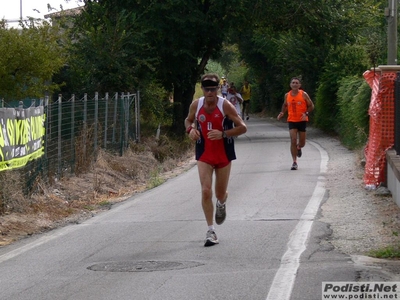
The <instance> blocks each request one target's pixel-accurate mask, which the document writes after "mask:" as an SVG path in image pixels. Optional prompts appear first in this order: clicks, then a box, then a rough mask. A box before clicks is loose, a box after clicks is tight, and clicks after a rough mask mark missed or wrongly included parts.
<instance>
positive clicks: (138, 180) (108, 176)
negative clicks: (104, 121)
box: [0, 137, 194, 246]
mask: <svg viewBox="0 0 400 300" xmlns="http://www.w3.org/2000/svg"><path fill="white" fill-rule="evenodd" d="M193 154H194V152H193V148H192V147H191V146H190V144H185V143H183V145H182V143H178V142H173V141H170V140H168V139H167V138H166V137H163V138H162V139H160V140H158V141H156V140H154V139H146V140H144V141H142V143H140V144H132V145H130V148H129V149H128V150H127V151H126V152H125V154H124V155H123V156H117V155H112V154H110V153H108V152H105V151H102V150H100V151H99V153H98V155H97V159H96V160H95V161H94V162H92V163H91V164H90V166H89V167H88V168H87V171H86V172H84V173H80V174H79V175H78V176H75V177H65V178H63V179H62V180H60V181H56V182H54V184H52V185H51V186H50V185H45V184H44V183H42V182H39V181H38V182H37V183H36V186H37V188H36V189H35V190H36V191H37V192H36V193H34V194H33V195H31V196H30V197H29V198H26V197H24V196H23V195H22V194H16V195H12V194H11V193H10V191H12V190H18V189H13V188H11V187H12V186H13V185H15V184H16V183H18V182H19V179H18V178H11V177H9V178H8V183H7V185H8V188H4V185H5V184H6V183H5V181H2V185H3V188H2V189H1V190H2V191H3V193H0V201H3V200H4V201H6V202H7V203H8V204H7V206H3V207H5V209H4V210H3V213H2V215H1V216H0V246H2V245H7V244H10V243H12V242H13V241H15V240H18V239H20V238H23V237H26V236H28V235H31V234H34V233H39V232H44V231H47V230H50V229H52V228H56V227H58V226H62V225H64V224H67V223H71V222H79V221H82V220H84V219H87V218H89V217H91V216H93V215H94V214H95V213H96V212H98V211H101V210H105V209H109V208H110V207H111V205H112V204H113V203H117V202H121V201H124V200H126V199H127V198H128V197H129V196H131V195H133V194H134V193H137V192H141V191H144V190H146V189H147V188H151V187H154V186H155V185H158V184H160V183H162V182H164V181H165V180H166V179H167V178H169V177H172V176H176V175H177V174H179V173H180V172H181V171H184V170H186V169H187V168H188V167H189V166H190V165H191V164H192V163H193ZM85 168H86V167H85ZM4 197H8V198H10V197H11V199H12V200H10V199H4Z"/></svg>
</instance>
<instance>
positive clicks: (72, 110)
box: [71, 94, 76, 174]
mask: <svg viewBox="0 0 400 300" xmlns="http://www.w3.org/2000/svg"><path fill="white" fill-rule="evenodd" d="M71 154H72V163H71V173H72V174H74V173H75V164H76V162H75V154H76V153H75V95H74V94H73V95H72V98H71Z"/></svg>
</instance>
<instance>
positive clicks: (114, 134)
mask: <svg viewBox="0 0 400 300" xmlns="http://www.w3.org/2000/svg"><path fill="white" fill-rule="evenodd" d="M117 111H118V93H115V102H114V118H113V133H112V143H113V145H114V144H115V142H116V130H117Z"/></svg>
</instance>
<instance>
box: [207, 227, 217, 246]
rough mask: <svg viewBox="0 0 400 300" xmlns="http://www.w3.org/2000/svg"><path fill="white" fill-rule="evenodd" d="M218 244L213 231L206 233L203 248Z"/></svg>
mask: <svg viewBox="0 0 400 300" xmlns="http://www.w3.org/2000/svg"><path fill="white" fill-rule="evenodd" d="M218 243H219V241H218V238H217V235H216V234H215V231H214V230H209V231H207V235H206V241H205V243H204V247H210V246H214V245H216V244H218Z"/></svg>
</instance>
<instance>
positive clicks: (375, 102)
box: [363, 68, 397, 189]
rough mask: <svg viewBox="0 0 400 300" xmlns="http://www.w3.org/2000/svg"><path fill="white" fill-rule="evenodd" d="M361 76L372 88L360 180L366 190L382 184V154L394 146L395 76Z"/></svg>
mask: <svg viewBox="0 0 400 300" xmlns="http://www.w3.org/2000/svg"><path fill="white" fill-rule="evenodd" d="M363 76H364V78H365V80H366V81H367V82H368V84H369V86H370V87H371V89H372V95H371V102H370V105H369V110H368V114H369V116H370V121H369V137H368V142H367V146H366V147H365V158H366V164H365V170H364V178H363V179H364V183H365V187H366V188H368V189H375V188H376V187H377V186H379V185H380V184H381V183H384V182H385V181H386V151H387V150H388V149H390V148H392V147H393V145H394V125H395V124H394V115H395V112H394V102H395V92H394V84H395V80H396V76H397V74H396V72H395V71H393V70H391V71H385V70H382V69H380V68H378V69H377V70H376V71H372V70H371V71H366V72H364V74H363Z"/></svg>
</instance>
